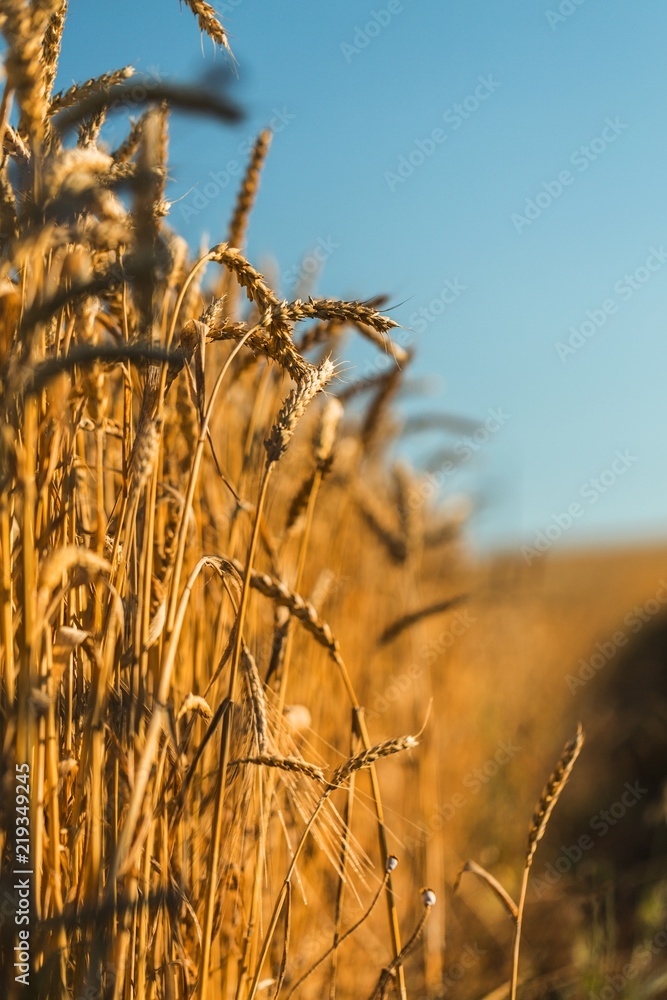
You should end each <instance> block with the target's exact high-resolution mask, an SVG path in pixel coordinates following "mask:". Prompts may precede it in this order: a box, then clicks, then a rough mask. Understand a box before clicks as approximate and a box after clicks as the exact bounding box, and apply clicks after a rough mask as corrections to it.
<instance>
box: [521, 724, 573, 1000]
mask: <svg viewBox="0 0 667 1000" xmlns="http://www.w3.org/2000/svg"><path fill="white" fill-rule="evenodd" d="M583 743H584V732H583V729H582V728H581V723H580V724H579V726H578V727H577V732H576V734H575V735H574V736H573V737H572V739H571V740H568V742H567V743H566V744H565V746H564V748H563V752H562V754H561V756H560V760H559V761H558V763H557V764H556V768H555V770H554V771H553V773H552V775H551V777H550V778H549V780H548V781H547V783H546V785H545V786H544V789H543V791H542V794H541V795H540V798H539V800H538V803H537V806H536V807H535V812H534V813H533V818H532V820H531V823H530V828H529V830H528V847H527V850H526V860H525V863H524V868H523V879H522V881H521V892H520V894H519V904H518V907H517V915H516V923H515V926H514V946H513V949H512V978H511V982H510V1000H516V991H517V983H518V976H519V948H520V945H521V928H522V925H523V910H524V906H525V904H526V891H527V889H528V878H529V876H530V869H531V866H532V864H533V858H534V857H535V851H536V850H537V845H538V843H539V842H540V840H541V839H542V837H543V836H544V833H545V830H546V828H547V824H548V822H549V817H550V816H551V813H552V812H553V810H554V806H555V805H556V803H557V802H558V799H559V798H560V796H561V794H562V792H563V789H564V788H565V786H566V784H567V783H568V780H569V778H570V774H571V773H572V768H573V767H574V764H575V761H576V759H577V757H578V756H579V754H580V753H581V748H582V746H583Z"/></svg>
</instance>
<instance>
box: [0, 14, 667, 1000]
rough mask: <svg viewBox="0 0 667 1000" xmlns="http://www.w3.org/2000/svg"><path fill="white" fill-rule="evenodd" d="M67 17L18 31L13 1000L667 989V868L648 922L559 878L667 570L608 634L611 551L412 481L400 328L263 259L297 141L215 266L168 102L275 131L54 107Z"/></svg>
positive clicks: (3, 528) (10, 112)
mask: <svg viewBox="0 0 667 1000" xmlns="http://www.w3.org/2000/svg"><path fill="white" fill-rule="evenodd" d="M187 6H188V7H189V8H190V9H191V11H192V13H193V14H194V15H195V16H196V17H197V20H198V24H199V27H200V29H201V30H202V32H205V33H206V34H207V35H208V36H210V38H212V39H213V41H214V42H215V43H216V44H217V45H218V46H220V47H221V48H222V49H224V50H227V51H228V52H229V44H228V40H227V35H226V33H225V29H224V27H223V25H222V24H221V23H220V21H219V20H218V19H217V17H216V15H215V12H214V10H213V8H212V7H210V5H209V4H207V3H202V2H199V0H187ZM66 18H67V4H66V3H65V2H60V0H40V2H34V3H27V2H25V0H3V2H2V3H0V26H1V28H2V32H3V34H4V39H5V53H4V66H5V80H4V89H3V95H2V101H1V103H0V135H1V136H2V150H3V161H2V168H1V170H0V238H1V248H0V268H1V272H2V273H1V274H0V366H1V371H0V403H1V406H2V417H3V420H2V433H1V436H0V474H1V477H2V481H1V484H0V565H1V571H2V576H1V580H0V596H1V600H0V605H1V614H2V622H1V625H0V644H1V645H0V649H1V681H0V709H1V716H0V724H1V735H2V743H1V746H2V798H1V800H0V802H1V808H0V847H1V851H0V858H1V864H2V868H1V870H0V896H1V898H2V906H1V907H0V912H1V914H2V915H1V917H0V924H1V927H0V948H1V953H2V979H3V995H6V996H10V997H21V996H36V997H53V998H66V997H71V998H76V1000H79V998H84V997H85V998H92V997H105V998H109V1000H111V998H113V1000H147V998H169V1000H172V998H173V1000H176V998H179V1000H180V998H191V997H192V998H194V997H196V998H198V1000H205V998H217V997H221V998H237V1000H252V998H255V997H276V998H277V997H283V998H286V997H291V996H295V997H304V998H307V997H324V996H326V997H335V996H338V997H340V998H345V997H375V998H380V997H387V996H398V997H401V998H406V997H412V998H416V997H420V998H424V1000H426V998H429V997H442V996H450V995H451V996H454V995H456V996H460V997H464V998H468V997H470V998H472V997H480V998H481V997H484V996H488V997H497V998H500V997H502V996H511V997H515V996H517V995H519V996H522V997H526V998H528V997H537V996H547V995H548V996H553V997H556V996H559V997H560V996H562V997H575V996H586V997H587V996H589V994H591V995H592V993H591V991H592V992H593V993H595V995H596V996H600V997H605V996H606V997H608V998H610V997H611V996H622V995H626V993H625V991H626V989H627V990H637V989H638V988H639V987H640V984H641V989H642V990H643V992H641V993H632V992H628V993H627V995H628V996H630V995H632V996H634V995H641V996H646V997H648V996H659V995H660V991H661V990H664V989H665V972H664V968H665V967H666V966H667V963H665V961H664V956H663V958H662V961H661V955H660V948H656V950H655V954H653V953H652V954H651V956H650V961H648V960H647V961H646V962H644V964H643V965H640V962H639V959H638V958H637V954H638V953H637V948H638V947H640V946H641V944H642V942H645V941H647V940H652V937H651V936H652V935H655V934H657V933H659V932H660V931H661V928H662V926H663V924H662V923H661V922H660V921H661V916H664V914H663V911H662V909H661V906H662V902H663V901H664V895H665V884H664V881H663V880H662V878H661V877H660V876H659V875H654V876H653V877H652V878H647V879H646V880H645V881H643V882H642V880H641V879H639V880H638V884H640V885H641V886H643V887H644V889H646V891H643V892H642V893H639V894H637V893H635V896H633V897H632V900H631V901H630V902H626V903H624V909H623V911H622V913H621V914H620V915H619V914H618V913H617V912H616V911H615V910H614V906H613V903H612V902H610V901H609V892H608V891H607V889H608V887H609V886H610V885H611V886H613V885H614V884H615V880H616V876H617V875H618V872H616V871H615V870H614V869H613V857H614V856H612V861H611V862H610V863H611V864H612V869H611V875H609V873H608V872H606V873H605V874H604V878H602V877H600V878H598V877H597V875H595V874H590V873H589V874H586V872H584V876H583V878H579V879H578V878H577V872H576V865H575V864H574V863H572V864H570V867H569V868H567V871H565V872H563V873H561V872H560V871H559V872H558V874H559V879H560V880H559V881H556V882H555V883H554V882H553V880H551V879H550V878H548V877H547V876H548V867H545V866H548V864H549V863H551V864H552V866H553V863H554V861H553V859H554V858H557V856H558V853H559V845H560V844H561V843H562V842H563V840H562V838H566V839H567V838H569V839H567V843H568V844H570V842H572V843H574V844H576V843H577V836H578V833H579V828H578V826H577V824H578V823H580V822H582V817H583V822H584V827H583V829H584V830H585V829H586V823H587V822H588V819H589V812H588V811H587V810H589V811H590V812H591V813H592V812H593V811H594V810H593V806H592V804H591V803H592V802H593V798H592V794H593V793H592V791H591V789H592V788H594V787H595V785H596V781H597V780H598V772H597V771H596V768H602V769H604V768H605V767H606V764H605V756H604V754H605V753H606V752H607V750H608V746H609V741H608V739H607V738H606V737H605V735H604V732H596V729H595V719H596V717H597V714H596V713H597V711H598V709H597V703H596V702H595V700H594V699H593V700H591V696H590V692H591V690H592V688H593V686H594V685H591V687H589V688H587V691H586V693H585V694H584V692H582V694H581V697H580V695H579V692H578V691H577V685H576V683H575V686H574V689H573V688H572V683H573V682H572V681H571V680H570V684H569V686H568V681H567V678H568V677H570V678H571V677H572V676H573V675H574V672H575V671H576V664H577V661H578V659H579V658H580V657H581V656H584V655H588V653H587V651H589V647H590V645H591V644H592V643H594V641H596V640H597V639H598V638H600V637H602V638H604V636H606V635H607V634H608V632H609V631H611V630H613V628H614V626H615V622H616V621H617V620H618V619H619V618H621V617H622V616H623V614H624V612H625V611H626V610H627V608H628V606H629V603H628V602H630V601H632V600H634V601H642V600H643V601H646V600H647V599H648V598H650V596H651V594H653V593H654V591H655V587H656V585H657V584H656V582H655V580H656V574H657V579H659V573H660V566H661V565H664V556H663V554H662V553H649V554H648V555H647V556H646V557H644V556H642V557H640V556H638V555H637V554H636V553H635V554H630V555H627V556H624V555H622V554H620V555H617V556H615V558H616V560H617V562H616V563H615V565H619V566H620V565H622V566H623V567H624V569H623V573H622V576H623V585H622V586H621V587H619V589H618V592H615V593H613V594H612V595H611V596H610V595H609V593H608V595H607V596H608V598H609V599H608V600H607V601H606V602H605V603H604V607H603V606H602V605H601V604H599V605H595V606H593V602H592V601H591V598H590V592H591V589H592V588H590V587H589V586H588V585H587V584H586V582H585V579H584V578H585V576H586V573H595V572H598V573H599V574H600V576H601V578H603V579H606V578H607V577H608V571H607V570H606V569H605V568H604V566H603V565H602V563H603V562H604V557H603V556H598V555H582V556H581V562H580V564H578V563H577V562H576V559H574V562H573V561H572V560H569V561H568V560H567V559H563V560H560V561H559V560H558V559H557V558H554V559H553V560H551V559H550V560H548V561H547V560H545V561H544V563H543V564H542V563H541V564H540V565H536V566H535V567H531V568H530V569H528V568H526V566H525V565H523V566H521V565H518V564H516V563H515V562H514V561H513V560H511V559H508V560H503V559H498V560H493V561H492V562H490V563H477V562H475V561H474V560H473V559H472V558H471V556H470V555H469V552H468V549H467V546H466V542H465V531H466V527H465V513H464V512H463V511H462V510H459V509H455V508H454V507H452V506H449V507H439V506H438V504H437V503H436V502H435V501H431V500H429V499H428V497H429V492H428V490H426V489H425V488H424V482H425V480H424V477H423V476H422V475H421V474H420V473H419V472H418V471H416V470H414V469H412V468H410V467H408V465H407V464H406V463H405V462H403V461H399V460H397V459H396V457H395V454H396V452H395V449H394V445H395V442H396V440H397V437H398V436H399V434H400V433H401V429H402V426H403V422H404V417H402V416H401V411H400V407H399V405H398V402H399V398H400V396H399V394H400V393H401V392H403V391H404V390H405V388H406V374H408V375H409V373H410V362H411V360H412V356H411V353H410V352H409V351H408V350H406V348H405V347H404V346H402V344H401V336H400V333H401V331H400V329H399V328H398V327H397V324H396V322H395V321H394V320H393V319H392V318H391V310H390V308H389V307H390V305H391V301H390V299H388V298H386V297H384V296H380V295H378V294H377V290H370V292H373V293H374V294H375V298H368V299H366V300H364V301H356V300H355V301H340V300H338V299H334V298H326V297H314V296H313V295H311V294H309V289H308V288H298V289H296V290H292V289H290V288H285V289H283V288H281V287H280V284H279V278H278V279H277V280H276V281H275V282H274V281H273V280H272V281H269V280H267V279H265V277H264V276H263V275H262V274H261V273H260V272H259V271H258V270H257V268H256V267H255V266H254V264H253V262H251V261H250V260H248V258H247V256H246V253H245V250H244V247H245V238H246V233H247V229H248V225H249V224H250V223H251V213H252V209H253V205H254V202H255V196H256V194H257V191H258V188H259V185H260V181H261V175H262V171H263V170H264V169H270V140H271V134H270V132H268V131H263V132H261V133H260V134H259V135H258V136H257V140H256V144H255V146H254V149H253V150H252V153H251V156H250V158H249V161H248V163H247V166H246V171H245V175H244V177H243V178H242V182H241V184H240V186H239V190H238V194H237V197H236V201H235V202H234V201H232V202H231V203H230V206H229V218H230V221H229V226H228V230H227V232H226V233H224V234H220V240H221V241H220V242H218V243H216V244H215V245H213V246H212V247H211V248H210V249H209V250H207V251H206V252H201V253H199V254H194V253H193V252H192V250H191V249H190V248H189V247H188V246H187V245H186V243H185V241H184V240H183V239H182V238H181V237H180V236H178V235H177V234H176V233H175V231H174V230H173V229H172V228H171V227H170V225H169V211H170V207H171V206H170V204H169V202H168V201H167V200H166V197H165V188H166V182H167V176H168V167H169V160H168V126H169V117H170V113H171V112H172V111H181V112H185V113H186V114H187V113H191V112H197V113H198V114H202V113H203V114H206V115H209V116H211V117H212V118H213V119H214V120H217V121H218V122H219V124H220V128H221V129H223V130H224V129H225V128H226V127H227V125H228V124H231V123H233V122H235V121H237V120H239V118H240V117H241V114H242V112H241V109H239V108H238V107H237V106H236V104H235V103H234V102H233V101H232V100H231V99H230V98H229V96H228V95H227V94H226V93H224V92H217V91H216V92H215V93H211V92H209V91H203V90H197V89H195V88H191V87H180V86H176V85H174V84H167V83H161V84H158V85H155V83H153V85H152V86H151V87H150V88H145V89H144V90H143V94H144V96H143V98H142V99H141V100H139V101H138V99H137V96H136V95H137V89H136V88H135V89H134V90H133V89H132V88H133V87H134V84H135V82H136V79H137V78H136V77H134V78H133V71H132V69H131V68H129V67H126V68H122V69H120V70H116V71H112V72H109V73H108V74H105V75H104V76H102V77H99V78H97V79H92V80H88V81H86V82H84V83H81V84H77V85H75V86H73V87H71V88H69V89H67V90H65V91H61V92H55V91H54V83H55V78H56V73H57V67H58V57H59V51H60V44H61V37H62V33H63V30H66V28H67V25H66ZM230 57H231V56H230ZM137 103H139V104H142V105H143V106H142V107H140V108H139V111H138V114H136V115H134V117H133V118H132V119H131V120H130V121H129V123H128V131H127V135H126V138H125V139H124V140H123V141H122V143H121V144H120V145H117V146H116V147H115V148H110V147H109V146H108V145H107V144H106V142H105V141H104V124H105V120H106V117H107V115H108V114H111V113H118V111H119V110H120V111H121V112H123V110H125V111H126V112H127V110H128V108H129V107H131V108H133V109H134V108H136V105H137ZM268 210H270V209H268ZM390 291H391V290H390ZM349 337H359V338H363V339H364V340H365V341H367V342H369V343H370V345H371V346H372V348H373V350H375V351H376V352H377V359H378V363H377V372H376V374H374V375H370V376H368V375H365V376H364V377H361V376H360V375H359V373H358V372H355V369H354V367H353V366H352V365H351V364H350V363H349V362H347V361H346V358H345V350H346V346H347V343H348V338H349ZM408 388H409V386H408ZM426 426H428V420H427V421H426ZM582 581H583V582H582ZM578 584H579V585H580V586H581V590H582V594H581V595H580V596H579V597H576V595H575V591H576V586H577V585H578ZM608 590H609V588H607V592H608ZM582 687H583V685H582ZM586 698H588V701H587V700H586ZM609 699H610V700H609V701H608V709H609V711H611V712H613V711H617V710H618V701H616V702H614V701H613V700H612V698H611V695H610V696H609ZM589 719H590V721H591V727H590V728H591V739H589V738H588V730H589ZM581 720H583V724H584V725H583V729H582V728H581V726H580V725H579V723H580V721H581ZM585 734H586V735H585ZM589 744H592V747H591V756H590V758H589V760H590V763H589V764H586V754H587V750H588V746H589ZM596 755H597V756H596ZM578 758H580V759H578ZM619 773H620V772H619ZM627 777H628V781H630V779H631V778H632V779H633V780H634V779H636V778H638V775H637V774H635V775H634V778H633V775H632V774H631V772H630V771H628V774H627ZM624 780H625V778H624ZM622 786H623V783H622V782H621V789H622ZM561 796H562V802H559V799H560V798H561ZM628 808H629V807H628ZM552 813H553V815H552ZM632 815H634V814H632ZM531 816H532V817H533V818H532V820H531ZM568 824H569V826H568ZM543 841H544V842H543ZM607 843H610V841H605V844H607ZM581 850H583V849H581ZM554 870H556V869H554ZM545 872H546V873H547V874H545ZM587 879H588V881H586V880H587ZM596 879H597V881H596ZM531 880H532V881H531ZM536 880H537V882H536ZM484 883H486V884H484ZM535 884H537V885H538V887H539V886H541V885H544V887H545V888H544V891H542V890H541V889H538V891H537V892H535V891H534V890H533V889H531V885H533V886H534V885H535ZM575 886H576V891H575V888H573V887H575ZM609 891H611V890H609ZM605 893H606V895H605ZM601 900H602V902H600V901H601ZM621 917H627V921H629V924H628V926H629V927H630V929H629V930H628V927H622V926H621V923H622V921H621ZM663 923H664V921H663ZM666 941H667V939H666ZM633 963H634V965H633ZM628 966H629V968H630V970H631V972H632V973H633V974H632V975H629V974H628V973H627V972H626V973H624V974H622V973H621V972H619V971H618V970H619V969H622V968H626V969H627V968H628ZM661 970H662V971H661ZM622 975H624V976H625V979H624V980H623V983H622V984H621V985H620V986H619V982H620V980H619V976H622ZM610 984H611V985H610ZM614 984H615V985H614ZM609 989H612V991H613V992H612V993H611V994H610V993H609V992H608V991H609ZM605 990H607V993H605V992H604V991H605ZM663 995H664V994H663Z"/></svg>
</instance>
